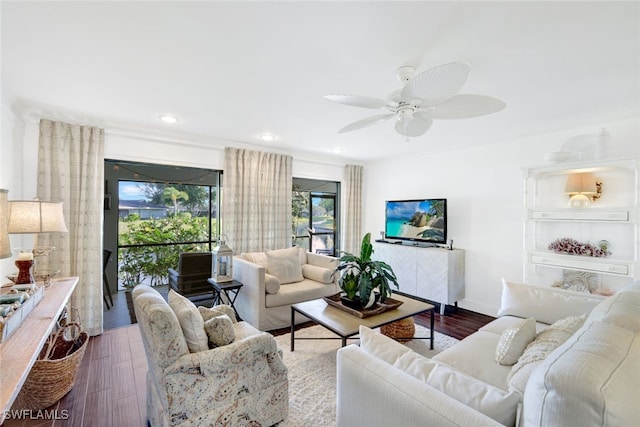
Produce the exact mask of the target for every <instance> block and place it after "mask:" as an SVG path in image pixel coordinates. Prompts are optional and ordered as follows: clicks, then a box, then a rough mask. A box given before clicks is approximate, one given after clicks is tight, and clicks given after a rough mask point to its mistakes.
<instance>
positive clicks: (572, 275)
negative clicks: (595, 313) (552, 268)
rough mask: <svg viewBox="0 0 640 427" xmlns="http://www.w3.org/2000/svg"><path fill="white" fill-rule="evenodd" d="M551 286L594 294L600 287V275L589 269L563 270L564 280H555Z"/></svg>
mask: <svg viewBox="0 0 640 427" xmlns="http://www.w3.org/2000/svg"><path fill="white" fill-rule="evenodd" d="M551 286H552V287H554V288H561V289H567V290H570V291H574V292H587V293H591V294H592V293H594V292H595V291H596V290H597V289H598V288H600V275H599V274H596V273H590V272H588V271H574V270H562V282H555V283H554V284H553V285H551Z"/></svg>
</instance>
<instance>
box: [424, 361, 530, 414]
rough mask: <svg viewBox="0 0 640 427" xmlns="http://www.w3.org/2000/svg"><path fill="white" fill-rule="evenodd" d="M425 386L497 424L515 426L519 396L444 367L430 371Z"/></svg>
mask: <svg viewBox="0 0 640 427" xmlns="http://www.w3.org/2000/svg"><path fill="white" fill-rule="evenodd" d="M427 384H429V385H430V386H432V387H435V388H436V389H438V390H440V391H442V392H443V393H445V394H447V395H448V396H451V397H453V398H454V399H456V400H457V401H459V402H462V403H464V404H465V405H467V406H470V407H472V408H473V409H475V410H476V411H479V412H482V413H483V414H485V415H487V416H488V417H491V418H493V419H494V420H496V421H498V422H499V423H500V424H504V425H507V426H513V425H515V422H516V413H517V409H518V403H519V402H520V399H521V395H520V394H518V393H515V392H506V391H504V390H501V389H499V388H497V387H493V386H491V385H489V384H487V383H485V382H483V381H479V380H477V379H475V378H472V377H470V376H467V375H464V374H463V373H461V372H458V371H456V370H455V369H452V368H450V367H448V366H446V365H443V364H439V365H437V366H435V367H434V368H433V369H432V371H431V373H430V374H429V378H428V379H427Z"/></svg>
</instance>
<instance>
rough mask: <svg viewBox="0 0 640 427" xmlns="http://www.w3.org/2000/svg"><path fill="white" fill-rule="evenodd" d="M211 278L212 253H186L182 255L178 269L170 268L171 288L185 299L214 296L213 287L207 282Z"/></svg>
mask: <svg viewBox="0 0 640 427" xmlns="http://www.w3.org/2000/svg"><path fill="white" fill-rule="evenodd" d="M210 277H211V252H185V253H181V254H180V258H179V260H178V268H177V270H176V269H173V268H169V286H170V287H171V289H173V290H174V291H176V292H178V293H179V294H181V295H184V296H185V297H192V296H199V295H205V294H206V295H207V296H208V297H209V298H211V297H212V296H213V287H212V286H211V285H210V284H209V283H208V282H207V279H209V278H210Z"/></svg>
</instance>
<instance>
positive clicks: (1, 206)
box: [0, 188, 11, 259]
mask: <svg viewBox="0 0 640 427" xmlns="http://www.w3.org/2000/svg"><path fill="white" fill-rule="evenodd" d="M8 194H9V191H8V190H4V189H2V188H0V259H2V258H9V257H10V256H11V245H10V242H9V229H8V227H7V226H8V224H7V223H8V218H9V203H8V201H7V197H8Z"/></svg>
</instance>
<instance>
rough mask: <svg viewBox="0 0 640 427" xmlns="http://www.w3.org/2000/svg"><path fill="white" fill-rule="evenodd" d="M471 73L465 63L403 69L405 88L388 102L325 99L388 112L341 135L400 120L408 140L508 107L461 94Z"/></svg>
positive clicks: (398, 129) (337, 97)
mask: <svg viewBox="0 0 640 427" xmlns="http://www.w3.org/2000/svg"><path fill="white" fill-rule="evenodd" d="M470 72H471V66H470V65H469V64H467V63H465V62H452V63H450V64H444V65H440V66H437V67H434V68H431V69H429V70H427V71H423V72H422V73H419V74H417V75H416V74H415V68H414V67H411V66H403V67H400V68H398V69H397V70H396V77H397V78H398V80H399V81H400V82H401V83H403V84H404V87H403V88H402V89H400V90H398V91H394V92H393V93H392V94H391V95H390V96H389V98H388V99H380V98H373V97H367V96H359V95H341V94H330V95H325V98H326V99H328V100H330V101H333V102H337V103H339V104H345V105H350V106H353V107H361V108H372V109H383V110H385V111H388V112H387V113H385V114H379V115H375V116H370V117H366V118H364V119H361V120H358V121H356V122H353V123H351V124H348V125H347V126H345V127H343V128H342V129H340V130H339V131H338V133H345V132H350V131H353V130H357V129H361V128H364V127H367V126H371V125H374V124H376V123H381V122H384V121H387V120H389V119H391V118H392V117H396V123H395V125H394V127H395V130H396V132H398V133H399V134H400V135H403V136H405V137H407V139H408V138H410V137H418V136H421V135H424V134H425V133H426V132H427V131H428V130H429V128H430V127H431V125H432V124H433V120H434V119H438V120H450V119H468V118H472V117H479V116H484V115H487V114H492V113H496V112H498V111H500V110H502V109H504V108H505V107H506V104H505V103H504V102H502V101H500V100H499V99H496V98H492V97H490V96H486V95H470V94H459V95H457V93H458V91H459V90H460V89H462V87H463V86H464V85H465V83H466V82H467V80H468V79H469V73H470Z"/></svg>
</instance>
